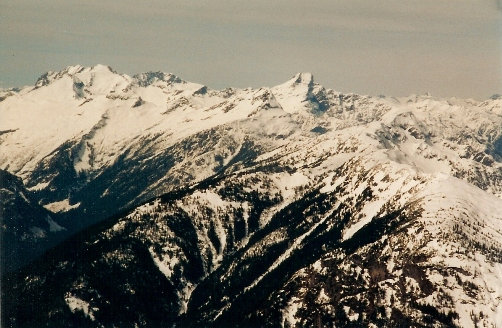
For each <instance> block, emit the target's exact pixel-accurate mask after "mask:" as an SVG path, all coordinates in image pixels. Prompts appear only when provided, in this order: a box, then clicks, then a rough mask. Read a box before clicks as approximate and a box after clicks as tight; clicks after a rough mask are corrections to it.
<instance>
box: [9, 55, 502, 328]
mask: <svg viewBox="0 0 502 328" xmlns="http://www.w3.org/2000/svg"><path fill="white" fill-rule="evenodd" d="M0 97H1V98H0V99H3V100H1V102H0V114H1V116H2V118H3V119H2V121H1V122H0V131H1V134H0V141H1V142H0V152H1V153H2V154H6V155H5V156H2V157H1V158H0V167H1V168H3V169H5V170H7V171H8V172H10V173H11V174H15V175H17V176H19V177H21V178H22V180H23V182H24V184H25V185H26V186H27V189H28V190H29V191H30V193H31V194H32V196H30V197H33V201H32V202H30V203H32V204H35V205H36V206H38V204H40V205H42V206H44V207H45V209H47V210H49V211H51V213H53V214H51V213H49V215H57V218H58V221H57V222H58V223H56V221H54V222H55V223H56V224H57V225H58V226H64V227H65V228H66V229H67V230H65V232H64V233H65V234H66V235H69V234H70V233H76V234H74V235H73V236H72V237H70V238H69V239H68V240H66V241H64V242H63V243H61V244H59V245H58V246H56V247H55V248H53V249H51V250H49V251H48V252H47V253H46V254H45V255H44V256H42V257H39V258H38V259H36V260H35V261H34V262H32V263H31V264H30V265H28V266H26V267H24V268H22V269H21V270H17V271H16V272H12V273H8V274H5V275H4V276H3V279H2V308H3V309H2V324H3V326H7V327H32V326H48V327H138V326H139V327H151V326H162V327H175V326H176V327H185V326H186V327H197V326H201V327H208V326H210V327H225V326H228V327H257V326H267V327H276V326H282V327H294V326H299V327H300V326H301V327H305V326H308V327H323V326H337V327H338V326H354V327H375V326H377V327H398V326H399V327H407V326H418V327H422V326H423V327H429V326H436V327H452V326H458V327H475V326H477V327H496V326H497V325H499V324H500V323H501V322H502V255H501V254H502V215H501V213H502V199H501V198H502V100H501V99H497V98H494V99H489V100H486V101H474V100H461V99H454V98H452V99H435V98H432V97H430V96H410V97H406V98H385V97H370V96H361V95H356V94H342V93H339V92H336V91H334V90H330V89H326V88H324V87H322V86H321V85H319V84H317V83H315V81H314V79H313V77H312V75H311V74H309V73H300V74H297V75H295V76H294V77H293V78H292V79H291V80H289V81H287V82H286V83H284V84H281V85H279V86H276V87H272V88H261V89H225V90H211V89H209V88H207V87H205V86H203V85H199V84H194V83H189V82H185V81H183V80H181V79H180V78H178V77H176V76H174V75H172V74H166V73H160V72H157V73H151V72H150V73H144V74H140V75H136V76H134V77H129V76H126V75H122V74H118V73H116V72H114V71H113V70H112V69H110V68H109V67H106V66H101V65H98V66H95V67H92V68H88V67H87V68H86V67H81V66H73V67H68V68H67V69H65V70H63V71H61V72H55V73H54V72H49V73H47V74H44V75H43V76H42V77H41V78H40V79H39V80H38V81H37V83H36V85H35V86H34V87H27V88H24V89H21V90H8V91H5V90H4V91H2V93H1V94H0ZM6 174H7V173H6ZM9 176H10V175H9ZM12 179H15V178H14V177H12ZM16 181H17V184H18V185H19V184H20V183H21V181H20V180H16ZM11 189H12V188H11ZM20 190H22V189H21V187H19V188H17V189H16V190H15V191H12V192H11V194H12V197H20V195H22V193H21V192H20ZM26 192H28V191H23V193H26ZM35 205H34V206H35ZM30 211H31V210H30ZM33 213H36V211H35V210H33ZM56 213H57V214H56ZM29 216H30V215H29V214H28V213H26V212H22V211H21V212H20V213H19V215H17V216H15V217H16V220H15V221H16V222H29V221H27V220H28V218H29ZM13 217H14V216H13ZM47 222H49V221H47ZM23 224H24V223H23ZM31 226H32V225H31V223H30V225H29V227H31ZM49 230H50V227H49ZM40 248H44V247H43V246H40ZM28 257H29V256H28ZM35 257H37V256H32V257H31V258H35ZM10 260H11V259H9V258H8V257H7V258H5V261H7V262H9V261H10Z"/></svg>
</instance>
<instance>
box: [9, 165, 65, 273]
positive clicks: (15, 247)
mask: <svg viewBox="0 0 502 328" xmlns="http://www.w3.org/2000/svg"><path fill="white" fill-rule="evenodd" d="M0 205H1V206H0V220H1V227H2V230H1V233H2V238H1V241H2V243H1V256H0V258H1V269H2V274H4V273H5V272H7V271H11V270H13V269H16V268H19V266H21V265H23V264H27V263H28V260H29V259H30V258H32V257H33V256H40V255H41V254H42V250H41V249H40V248H42V249H43V248H45V247H49V246H53V245H54V242H55V241H57V240H61V239H62V237H63V236H64V232H65V230H66V229H65V228H64V227H62V226H61V225H60V224H58V221H59V218H58V216H57V215H54V214H53V213H51V212H49V211H48V210H46V209H45V208H43V207H42V206H40V205H38V204H37V203H36V201H35V200H34V199H33V196H32V195H31V193H30V192H29V191H28V190H26V188H25V187H24V185H23V182H22V181H21V179H20V178H18V177H16V176H14V175H12V174H10V173H9V172H7V171H4V170H0Z"/></svg>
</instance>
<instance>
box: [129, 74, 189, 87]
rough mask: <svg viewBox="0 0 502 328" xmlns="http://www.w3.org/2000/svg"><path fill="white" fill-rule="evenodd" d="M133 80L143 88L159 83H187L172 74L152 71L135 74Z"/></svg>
mask: <svg viewBox="0 0 502 328" xmlns="http://www.w3.org/2000/svg"><path fill="white" fill-rule="evenodd" d="M133 79H134V80H135V82H136V83H137V84H138V85H139V86H141V87H147V86H149V85H151V84H153V83H155V82H157V81H163V82H168V83H185V81H184V80H182V79H181V78H179V77H178V76H176V75H174V74H172V73H164V72H160V71H157V72H152V71H150V72H145V73H139V74H135V75H134V76H133Z"/></svg>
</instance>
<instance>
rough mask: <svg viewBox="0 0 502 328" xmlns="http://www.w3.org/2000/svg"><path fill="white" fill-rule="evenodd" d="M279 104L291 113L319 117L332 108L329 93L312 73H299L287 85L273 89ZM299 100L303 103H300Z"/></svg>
mask: <svg viewBox="0 0 502 328" xmlns="http://www.w3.org/2000/svg"><path fill="white" fill-rule="evenodd" d="M272 91H273V92H274V94H275V95H276V97H277V100H278V101H279V104H281V106H282V107H283V108H284V110H285V111H286V112H289V113H312V114H315V115H319V114H322V113H324V112H325V111H326V110H327V109H328V108H329V106H330V103H329V99H328V95H327V91H326V89H325V88H324V87H322V86H321V85H319V84H317V83H315V82H314V76H313V75H312V74H311V73H297V74H296V75H295V76H293V77H292V78H291V79H290V80H288V81H287V82H286V83H283V84H281V85H278V86H276V87H273V88H272ZM298 100H300V101H301V102H300V103H298Z"/></svg>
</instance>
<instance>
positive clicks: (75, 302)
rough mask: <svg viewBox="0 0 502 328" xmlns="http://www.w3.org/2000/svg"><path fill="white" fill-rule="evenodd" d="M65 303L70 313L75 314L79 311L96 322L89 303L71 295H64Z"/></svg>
mask: <svg viewBox="0 0 502 328" xmlns="http://www.w3.org/2000/svg"><path fill="white" fill-rule="evenodd" d="M64 299H65V302H66V304H67V305H68V307H69V308H70V311H71V312H73V313H75V312H77V311H81V312H82V313H83V314H84V315H85V316H87V317H88V318H89V319H91V320H93V321H94V320H96V319H95V317H94V311H93V309H92V308H90V305H89V303H87V302H86V301H84V300H82V299H81V298H78V297H77V296H75V295H73V294H71V293H66V295H65V297H64Z"/></svg>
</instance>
